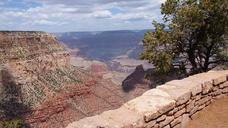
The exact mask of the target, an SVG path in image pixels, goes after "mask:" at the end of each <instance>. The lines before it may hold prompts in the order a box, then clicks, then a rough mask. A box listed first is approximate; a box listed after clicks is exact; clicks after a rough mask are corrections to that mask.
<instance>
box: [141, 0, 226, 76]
mask: <svg viewBox="0 0 228 128" xmlns="http://www.w3.org/2000/svg"><path fill="white" fill-rule="evenodd" d="M161 13H162V14H163V21H164V23H158V22H156V21H154V22H153V25H154V27H155V32H147V33H146V34H145V36H144V40H143V42H144V52H143V53H142V54H141V56H140V57H141V59H145V60H148V61H149V62H150V63H153V64H154V66H155V67H156V69H157V71H158V72H161V73H167V72H169V71H170V70H171V69H173V68H174V67H176V68H178V69H181V70H186V69H187V68H188V67H189V65H190V73H192V74H194V73H198V72H205V71H208V70H209V69H210V68H213V67H215V66H216V65H217V64H219V63H221V62H224V61H225V60H227V51H226V50H227V45H228V44H227V40H226V36H227V30H228V14H227V13H228V1H227V0H167V1H166V2H165V3H164V4H162V5H161ZM225 49H226V50H225ZM224 51H225V52H224ZM184 72H185V71H184Z"/></svg>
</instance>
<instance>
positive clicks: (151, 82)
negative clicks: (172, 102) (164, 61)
mask: <svg viewBox="0 0 228 128" xmlns="http://www.w3.org/2000/svg"><path fill="white" fill-rule="evenodd" d="M184 77H186V76H185V75H183V74H180V73H179V72H178V71H177V70H175V69H174V70H172V71H171V72H169V73H166V74H160V73H157V72H156V71H155V69H148V70H146V71H145V70H144V69H143V66H142V65H139V66H137V67H136V69H135V71H134V72H133V73H132V74H130V75H129V76H128V77H127V78H126V79H125V80H124V81H123V82H122V89H123V90H124V92H130V91H132V90H134V89H135V88H136V87H137V86H144V88H147V89H148V90H149V89H152V88H156V86H159V85H162V84H165V83H166V82H168V81H171V80H176V79H182V78H184Z"/></svg>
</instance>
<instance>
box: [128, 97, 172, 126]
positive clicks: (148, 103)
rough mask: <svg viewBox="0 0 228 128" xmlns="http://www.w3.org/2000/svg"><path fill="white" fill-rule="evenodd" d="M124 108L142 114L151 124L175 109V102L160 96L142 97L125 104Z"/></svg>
mask: <svg viewBox="0 0 228 128" xmlns="http://www.w3.org/2000/svg"><path fill="white" fill-rule="evenodd" d="M124 106H125V107H126V108H127V109H129V110H132V111H135V112H137V113H138V114H142V115H143V117H144V120H145V121H146V122H149V121H150V120H153V119H155V118H157V117H158V116H160V115H162V114H163V113H166V112H168V111H170V110H172V109H173V108H174V107H175V101H174V100H172V99H167V98H164V97H160V96H140V97H137V98H135V99H133V100H131V101H129V102H127V103H125V104H124Z"/></svg>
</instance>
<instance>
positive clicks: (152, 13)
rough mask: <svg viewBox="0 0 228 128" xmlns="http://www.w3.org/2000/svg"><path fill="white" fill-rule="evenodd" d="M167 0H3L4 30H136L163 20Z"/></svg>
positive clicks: (0, 7) (1, 24)
mask: <svg viewBox="0 0 228 128" xmlns="http://www.w3.org/2000/svg"><path fill="white" fill-rule="evenodd" d="M164 1H165V0H1V1H0V30H30V31H31V30H35V31H47V32H68V31H103V30H135V29H148V28H152V25H151V22H152V20H161V14H160V5H161V3H162V2H164Z"/></svg>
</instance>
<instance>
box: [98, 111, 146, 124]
mask: <svg viewBox="0 0 228 128" xmlns="http://www.w3.org/2000/svg"><path fill="white" fill-rule="evenodd" d="M100 116H102V118H105V119H109V120H112V121H113V122H116V124H115V126H118V127H126V128H133V127H139V126H143V124H144V120H143V118H142V116H141V115H139V114H137V113H136V112H133V111H130V110H128V109H127V108H125V107H120V108H118V109H115V110H110V111H106V112H104V113H102V114H101V115H100Z"/></svg>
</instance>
